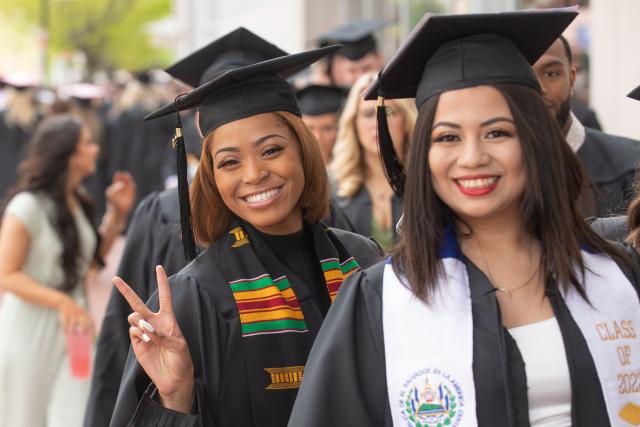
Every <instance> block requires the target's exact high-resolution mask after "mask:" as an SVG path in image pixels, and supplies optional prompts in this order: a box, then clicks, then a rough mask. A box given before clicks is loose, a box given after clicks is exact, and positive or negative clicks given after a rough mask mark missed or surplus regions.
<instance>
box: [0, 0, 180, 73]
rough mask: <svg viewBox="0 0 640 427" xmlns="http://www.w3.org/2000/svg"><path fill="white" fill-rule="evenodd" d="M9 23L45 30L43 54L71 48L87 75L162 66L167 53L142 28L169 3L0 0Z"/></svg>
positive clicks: (161, 14) (159, 0)
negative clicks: (46, 47) (14, 21)
mask: <svg viewBox="0 0 640 427" xmlns="http://www.w3.org/2000/svg"><path fill="white" fill-rule="evenodd" d="M0 10H2V11H3V14H5V15H8V16H10V17H11V18H12V19H23V20H25V21H26V22H29V23H32V24H34V25H40V26H45V27H47V29H48V33H49V51H50V52H51V53H54V54H55V53H56V52H60V51H62V50H68V49H77V50H80V51H82V52H84V54H85V55H86V57H87V68H88V71H89V72H90V73H91V72H93V71H96V70H99V69H114V68H126V69H141V68H147V67H152V66H161V65H164V64H166V63H167V62H168V60H170V56H169V52H168V51H167V50H165V49H162V48H158V47H154V46H153V45H152V44H151V40H150V36H149V35H148V34H147V31H146V28H147V26H148V25H149V24H150V23H152V22H154V21H158V20H160V19H162V18H164V17H166V16H167V15H169V13H170V12H171V0H20V1H19V2H16V1H15V0H0Z"/></svg>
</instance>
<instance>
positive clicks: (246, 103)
mask: <svg viewBox="0 0 640 427" xmlns="http://www.w3.org/2000/svg"><path fill="white" fill-rule="evenodd" d="M335 49H336V48H335V47H330V48H324V49H318V50H314V51H309V52H303V53H299V54H295V55H289V56H281V57H279V58H276V59H271V60H267V61H263V62H258V63H254V64H251V65H247V66H240V67H238V66H237V65H234V67H232V69H231V70H229V64H228V63H227V64H225V66H226V67H225V68H224V71H226V72H224V71H222V72H218V73H216V77H213V78H212V79H211V80H209V81H208V82H204V83H203V84H202V85H201V86H199V87H198V88H196V89H194V90H193V91H192V92H190V93H189V94H187V95H185V96H184V97H183V98H181V99H180V100H179V101H178V102H177V103H175V104H170V105H168V106H166V107H165V108H163V109H161V110H159V111H158V112H156V113H155V114H153V116H158V115H162V114H167V113H175V111H176V110H180V109H184V108H190V107H196V106H198V112H199V125H200V128H201V130H202V131H203V134H204V135H205V140H204V144H203V148H202V156H201V160H200V167H199V169H198V172H197V173H196V176H195V177H194V180H193V184H192V189H191V197H190V200H191V204H192V206H193V211H192V212H193V215H192V222H193V227H194V231H195V236H196V237H197V240H198V242H199V243H201V244H202V245H206V246H208V247H207V249H206V250H204V251H203V252H202V253H201V254H200V255H199V256H198V257H197V258H196V259H195V260H194V261H193V262H191V263H190V264H189V265H187V267H185V268H184V269H183V270H182V271H180V272H179V273H178V274H176V275H175V276H173V277H172V278H171V280H170V281H168V280H167V278H166V275H165V274H164V271H163V270H162V268H161V267H158V269H157V277H158V293H157V294H155V295H153V296H152V297H151V299H150V300H149V302H148V303H147V305H145V304H144V303H143V302H142V301H141V299H140V298H138V296H137V295H136V294H135V293H134V292H133V291H132V290H131V288H129V287H128V285H127V284H126V283H124V282H123V281H122V280H120V279H118V278H116V279H115V280H114V283H115V284H116V286H117V287H118V289H119V290H120V292H121V293H122V294H123V296H124V297H125V298H126V300H127V301H128V303H129V304H130V306H131V308H132V310H133V311H134V312H133V313H132V314H131V315H130V316H129V318H128V320H129V323H130V325H131V328H130V336H131V344H132V348H133V352H134V354H135V359H134V358H132V357H130V358H129V360H128V362H127V366H126V368H125V372H124V376H123V379H122V382H121V386H120V392H119V395H118V401H117V403H116V408H115V411H114V414H113V417H112V419H111V425H114V426H120V425H133V426H138V425H139V426H147V425H180V426H188V425H207V426H208V425H217V426H231V425H241V426H260V427H262V426H267V427H269V426H283V425H285V424H286V423H287V420H288V418H289V414H290V412H291V408H292V406H293V402H294V399H295V397H296V394H297V391H298V388H299V387H300V383H301V381H302V377H303V374H304V369H305V368H304V366H305V363H306V360H307V355H308V353H309V350H310V348H311V345H312V344H313V340H314V339H315V336H316V334H317V333H318V330H319V329H320V325H321V323H322V321H323V319H324V316H325V315H326V313H327V311H328V310H329V307H330V305H331V303H332V301H333V300H334V298H335V297H336V295H337V293H338V291H339V289H340V287H341V285H342V283H343V280H344V279H346V278H347V277H348V276H349V275H351V274H352V273H353V272H355V271H357V270H359V269H360V266H363V267H366V266H368V265H371V264H372V263H374V262H376V261H377V260H378V259H379V251H378V248H377V246H376V245H375V243H372V242H371V241H370V240H369V239H366V238H364V237H361V236H357V235H355V234H352V233H348V232H345V231H339V230H335V229H330V228H328V227H326V226H324V225H323V224H322V223H320V222H319V220H320V219H321V218H323V217H325V216H326V214H327V213H328V209H329V189H328V179H327V174H326V170H325V167H324V163H323V160H322V154H321V152H320V148H319V146H318V143H317V142H316V140H315V139H314V137H313V135H312V134H311V133H310V131H309V130H308V129H307V128H306V126H305V125H304V123H303V122H302V119H301V118H300V111H299V109H298V105H297V102H296V99H295V96H294V94H293V89H292V88H291V87H290V86H289V84H288V83H287V81H286V80H285V78H286V77H287V76H288V75H289V74H291V73H292V72H295V71H298V70H300V69H301V68H303V67H305V66H307V65H309V64H311V63H312V62H314V61H316V60H317V59H320V58H321V57H323V56H324V55H326V54H327V53H330V52H331V51H333V50H335ZM248 51H249V49H247V51H243V52H238V51H232V52H230V53H233V54H241V55H243V56H245V55H246V54H248ZM233 64H237V62H233ZM183 208H188V205H187V206H184V205H183ZM183 212H188V209H184V210H183ZM189 231H190V230H189V229H188V227H187V228H186V229H185V230H183V232H187V233H188V232H189ZM172 301H173V302H172ZM152 310H154V311H152Z"/></svg>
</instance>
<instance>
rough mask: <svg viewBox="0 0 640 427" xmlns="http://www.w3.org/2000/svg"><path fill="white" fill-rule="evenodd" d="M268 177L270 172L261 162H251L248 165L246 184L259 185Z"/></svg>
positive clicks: (245, 177)
mask: <svg viewBox="0 0 640 427" xmlns="http://www.w3.org/2000/svg"><path fill="white" fill-rule="evenodd" d="M267 176H268V172H267V171H266V170H265V169H264V168H263V167H262V163H261V162H260V161H258V160H249V161H248V162H247V163H246V168H245V174H244V178H243V181H244V183H245V184H258V183H260V181H262V180H263V179H264V178H265V177H267Z"/></svg>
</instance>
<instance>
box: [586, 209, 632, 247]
mask: <svg viewBox="0 0 640 427" xmlns="http://www.w3.org/2000/svg"><path fill="white" fill-rule="evenodd" d="M591 228H593V230H594V231H595V232H596V233H598V234H599V235H601V236H602V237H604V238H605V239H607V240H613V241H616V242H621V243H622V242H624V240H625V239H626V238H627V235H628V233H629V229H628V224H627V217H626V215H622V216H612V217H606V218H596V219H595V220H593V222H592V223H591Z"/></svg>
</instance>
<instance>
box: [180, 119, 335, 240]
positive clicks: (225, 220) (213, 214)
mask: <svg viewBox="0 0 640 427" xmlns="http://www.w3.org/2000/svg"><path fill="white" fill-rule="evenodd" d="M272 114H273V116H274V119H275V120H278V121H279V122H280V123H282V124H284V125H285V126H287V127H288V128H289V130H290V131H291V132H293V134H294V135H295V136H296V138H297V139H298V142H299V143H300V154H301V160H302V167H303V170H304V188H303V190H302V194H301V195H300V199H299V200H298V206H300V207H301V208H302V215H303V221H304V222H306V223H313V222H316V221H319V220H321V219H323V218H325V217H326V216H327V215H328V214H329V181H328V178H327V171H326V170H325V167H324V161H323V160H322V153H321V151H320V147H319V145H318V142H317V141H316V139H315V137H314V136H313V134H312V133H311V131H310V130H309V129H308V128H307V126H306V125H305V124H304V122H303V121H302V119H301V118H300V117H298V116H296V115H295V114H292V113H289V112H286V111H278V112H274V113H272ZM214 133H215V131H213V132H210V133H209V134H207V136H206V137H205V139H204V143H203V144H202V155H201V156H200V167H199V168H198V172H197V173H196V175H195V177H194V179H193V183H192V185H191V191H190V193H191V194H190V199H191V206H192V215H193V229H194V233H195V236H196V239H197V241H198V243H199V244H204V245H209V244H211V243H213V242H215V241H216V240H218V239H220V238H221V237H222V236H223V235H224V234H225V233H226V232H227V231H228V230H229V227H230V225H231V221H232V220H233V218H234V214H233V213H232V212H231V211H230V210H229V208H227V206H226V205H225V204H224V202H223V201H222V197H221V196H220V193H219V192H218V188H217V187H216V182H215V178H214V173H213V167H212V166H213V157H212V156H211V142H212V140H213V134H214Z"/></svg>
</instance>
